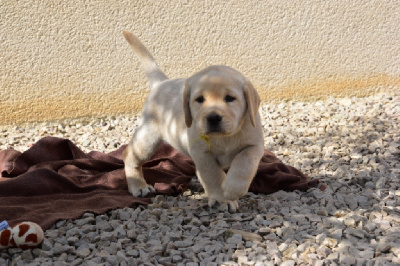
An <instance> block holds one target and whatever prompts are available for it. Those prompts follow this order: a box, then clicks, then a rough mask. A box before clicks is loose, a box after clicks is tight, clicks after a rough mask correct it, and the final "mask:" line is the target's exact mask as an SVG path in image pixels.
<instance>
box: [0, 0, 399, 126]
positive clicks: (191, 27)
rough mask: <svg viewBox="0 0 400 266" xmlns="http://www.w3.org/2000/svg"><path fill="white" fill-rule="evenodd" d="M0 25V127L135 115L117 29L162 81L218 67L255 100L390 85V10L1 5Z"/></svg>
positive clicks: (206, 4)
mask: <svg viewBox="0 0 400 266" xmlns="http://www.w3.org/2000/svg"><path fill="white" fill-rule="evenodd" d="M0 16H1V17H0V87H1V88H0V112H1V113H0V124H5V123H15V122H23V121H35V120H45V119H58V118H65V117H75V116H87V115H104V114H113V113H121V112H133V111H137V110H138V109H140V107H141V105H142V103H143V100H144V97H145V96H146V93H147V87H146V82H145V79H144V75H143V73H142V72H141V70H140V68H139V63H138V61H137V59H136V57H135V56H134V55H133V52H132V51H131V49H130V48H129V46H128V44H127V43H126V42H125V40H124V39H123V37H122V35H121V31H122V30H124V29H128V30H132V31H133V32H134V33H136V34H137V35H139V37H140V38H141V40H142V41H143V42H144V43H145V44H146V45H147V46H148V48H149V50H150V51H152V52H153V54H154V56H155V58H156V59H157V61H158V62H159V64H160V65H161V67H162V68H163V69H164V70H165V72H166V73H167V74H168V75H169V76H170V77H185V76H188V75H191V74H192V73H194V72H196V71H198V70H200V69H202V68H204V67H206V66H208V65H211V64H226V65H229V66H232V67H234V68H236V69H238V70H239V71H241V72H242V73H244V74H245V75H246V76H248V77H249V78H250V80H251V81H252V82H253V84H254V85H255V86H256V87H257V89H258V90H259V92H260V94H261V95H262V98H263V100H265V101H267V100H272V99H278V100H280V99H287V98H288V99H302V100H304V99H315V98H319V97H324V96H329V95H366V94H370V93H372V92H375V91H377V90H395V89H399V86H400V78H399V77H400V27H399V26H398V25H399V18H400V2H399V1H389V0H388V1H385V0H358V1H357V0H355V1H348V0H338V1H291V0H290V1H289V0H287V1H285V0H284V1H282V0H270V1H259V0H247V1H241V0H237V1H200V0H198V1H190V0H179V1H177V0H166V1H159V0H151V1H148V0H131V1H127V0H125V1H111V0H109V1H106V0H99V1H61V0H58V1H56V0H54V1H53V0H48V1H44V0H41V1H36V0H21V1H11V0H5V1H1V3H0Z"/></svg>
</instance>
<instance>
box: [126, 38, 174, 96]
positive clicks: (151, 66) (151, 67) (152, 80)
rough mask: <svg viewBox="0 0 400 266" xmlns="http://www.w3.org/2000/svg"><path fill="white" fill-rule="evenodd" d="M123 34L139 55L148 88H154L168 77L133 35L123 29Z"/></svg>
mask: <svg viewBox="0 0 400 266" xmlns="http://www.w3.org/2000/svg"><path fill="white" fill-rule="evenodd" d="M123 35H124V37H125V39H126V40H127V41H128V43H129V44H130V45H131V47H132V49H133V50H134V51H135V53H136V55H137V56H138V57H139V60H140V62H141V64H142V68H143V70H144V73H145V74H146V77H147V80H148V81H149V85H150V88H154V87H155V86H156V85H157V84H158V83H160V82H161V81H163V80H166V79H168V77H167V76H166V75H165V74H164V72H162V71H161V69H160V67H159V66H158V65H157V63H156V61H155V60H154V58H153V56H152V55H151V54H150V52H149V51H148V50H147V49H146V47H145V46H144V45H143V44H142V42H141V41H140V40H139V39H138V38H137V37H136V36H135V35H133V34H132V33H131V32H129V31H123Z"/></svg>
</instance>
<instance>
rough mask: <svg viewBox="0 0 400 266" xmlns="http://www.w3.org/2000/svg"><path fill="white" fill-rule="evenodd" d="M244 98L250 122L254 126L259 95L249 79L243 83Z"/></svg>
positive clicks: (258, 105)
mask: <svg viewBox="0 0 400 266" xmlns="http://www.w3.org/2000/svg"><path fill="white" fill-rule="evenodd" d="M243 91H244V98H245V99H246V103H247V112H248V115H249V116H250V121H251V124H252V125H253V126H254V127H256V116H257V112H258V108H259V107H260V96H259V95H258V92H257V91H256V89H255V88H254V87H253V84H251V82H250V81H248V80H246V81H245V82H244V84H243Z"/></svg>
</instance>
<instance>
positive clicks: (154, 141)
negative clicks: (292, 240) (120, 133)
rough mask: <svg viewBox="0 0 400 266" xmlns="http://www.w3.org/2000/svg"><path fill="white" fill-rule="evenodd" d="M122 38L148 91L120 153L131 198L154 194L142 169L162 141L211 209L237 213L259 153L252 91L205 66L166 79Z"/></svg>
mask: <svg viewBox="0 0 400 266" xmlns="http://www.w3.org/2000/svg"><path fill="white" fill-rule="evenodd" d="M123 35H124V37H125V38H126V40H127V41H128V42H129V44H130V45H131V46H132V48H133V50H134V51H135V53H136V54H137V56H138V57H139V59H140V61H141V63H142V67H143V70H144V72H145V74H146V76H147V79H148V81H149V84H150V87H151V90H150V93H149V95H148V97H147V100H146V102H145V104H144V107H143V112H142V118H141V122H140V124H139V126H138V127H137V129H136V131H135V133H134V135H133V137H132V140H131V141H130V143H129V145H128V146H127V148H126V150H125V151H124V163H125V174H126V178H127V182H128V187H129V191H130V193H132V195H134V196H139V197H144V196H146V195H147V194H148V193H151V192H154V188H153V187H152V186H151V185H149V184H147V183H146V181H145V180H144V178H143V172H142V168H141V167H142V164H143V162H145V161H146V160H147V159H149V158H150V157H151V156H152V155H153V154H154V152H155V151H156V150H157V146H158V145H159V144H160V143H161V142H162V141H165V142H167V143H169V144H170V145H171V146H173V147H174V148H175V149H177V150H178V151H180V152H181V153H183V154H186V155H188V156H190V157H191V158H192V159H193V161H194V163H195V165H196V172H197V176H198V178H199V180H200V183H201V184H202V186H203V188H204V190H205V193H206V195H207V196H208V204H209V205H210V207H211V206H213V205H214V204H215V203H216V202H220V203H227V206H228V208H229V210H230V211H236V209H237V208H238V203H237V200H238V199H239V198H240V197H241V196H243V195H244V194H246V193H247V191H248V188H249V186H250V183H251V181H252V179H253V177H254V175H255V173H256V170H257V168H258V164H259V162H260V159H261V157H262V155H263V152H264V138H263V133H262V129H261V122H260V115H259V113H258V108H259V105H260V98H259V95H258V93H257V91H256V90H255V89H254V88H253V86H252V84H251V83H250V82H249V81H248V80H247V79H246V78H245V77H244V76H243V75H242V74H240V73H239V72H238V71H236V70H234V69H232V68H230V67H227V66H210V67H207V68H205V69H203V70H201V71H200V72H198V73H196V74H194V75H193V76H191V77H190V78H188V79H168V78H167V76H166V75H165V74H164V73H163V72H162V71H161V70H160V68H159V67H158V65H157V63H156V62H155V60H154V58H153V57H152V55H151V54H150V53H149V51H148V50H147V49H146V48H145V47H144V45H143V44H142V43H141V42H140V41H139V39H138V38H137V37H136V36H134V35H133V34H132V33H130V32H127V31H124V32H123Z"/></svg>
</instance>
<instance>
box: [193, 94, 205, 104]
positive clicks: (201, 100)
mask: <svg viewBox="0 0 400 266" xmlns="http://www.w3.org/2000/svg"><path fill="white" fill-rule="evenodd" d="M195 101H196V102H198V103H203V102H204V97H203V96H199V97H197V98H196V99H195Z"/></svg>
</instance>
